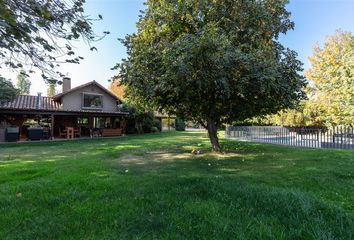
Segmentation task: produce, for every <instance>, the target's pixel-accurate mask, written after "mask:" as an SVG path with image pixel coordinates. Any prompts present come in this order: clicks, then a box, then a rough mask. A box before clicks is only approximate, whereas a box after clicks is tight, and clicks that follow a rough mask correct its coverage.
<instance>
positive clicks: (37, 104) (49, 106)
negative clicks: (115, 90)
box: [0, 95, 128, 115]
mask: <svg viewBox="0 0 354 240" xmlns="http://www.w3.org/2000/svg"><path fill="white" fill-rule="evenodd" d="M39 99H40V100H41V101H38V100H39ZM1 109H3V110H35V111H53V112H54V111H55V112H68V113H70V112H73V113H74V112H75V113H77V112H82V113H99V114H123V115H127V114H128V113H126V112H119V111H118V112H111V111H95V110H79V111H78V110H68V109H66V110H63V107H62V104H60V103H59V102H57V101H54V99H53V98H51V97H42V96H40V97H39V96H31V95H20V96H17V97H16V98H15V100H13V101H12V102H5V103H1V102H0V110H1Z"/></svg>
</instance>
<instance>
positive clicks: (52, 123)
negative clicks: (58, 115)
mask: <svg viewBox="0 0 354 240" xmlns="http://www.w3.org/2000/svg"><path fill="white" fill-rule="evenodd" d="M50 120H51V128H50V136H51V138H52V140H53V139H54V114H51V115H50Z"/></svg>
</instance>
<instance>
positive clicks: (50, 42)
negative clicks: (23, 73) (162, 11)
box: [0, 0, 108, 79]
mask: <svg viewBox="0 0 354 240" xmlns="http://www.w3.org/2000/svg"><path fill="white" fill-rule="evenodd" d="M84 2H85V0H66V1H62V0H28V1H25V0H1V1H0V42H1V44H0V49H1V51H0V59H1V60H0V65H3V64H4V65H7V66H9V67H11V68H22V67H25V66H28V67H29V68H30V69H32V67H34V68H37V69H39V70H40V71H41V72H42V76H43V77H44V78H45V79H47V78H48V77H49V76H52V75H55V74H60V73H59V72H55V70H54V69H55V67H57V66H58V65H59V64H60V63H63V62H69V63H79V61H80V59H82V57H79V56H76V54H75V52H74V51H73V49H72V46H71V41H72V40H75V39H79V38H80V37H82V38H83V39H84V40H85V41H86V42H88V43H90V42H92V41H95V40H99V39H100V38H101V37H100V36H97V35H95V34H94V32H93V31H92V27H91V23H92V21H93V20H96V19H91V18H89V17H88V16H86V15H84V8H83V4H84ZM98 18H99V19H101V18H102V16H101V15H99V16H98ZM105 34H108V32H104V35H105ZM104 35H103V36H104ZM91 50H96V48H95V47H91ZM60 56H67V57H66V58H64V59H63V58H61V57H60ZM30 72H32V70H30Z"/></svg>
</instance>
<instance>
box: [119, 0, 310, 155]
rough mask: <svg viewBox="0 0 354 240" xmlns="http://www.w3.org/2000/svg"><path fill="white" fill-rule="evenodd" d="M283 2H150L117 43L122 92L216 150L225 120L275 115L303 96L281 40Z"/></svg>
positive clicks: (285, 24) (297, 65) (285, 19)
mask: <svg viewBox="0 0 354 240" xmlns="http://www.w3.org/2000/svg"><path fill="white" fill-rule="evenodd" d="M286 3H287V1H285V0H263V1H242V0H232V1H231V0H217V1H216V0H207V1H197V0H186V1H179V0H148V1H147V9H146V11H145V12H144V14H143V15H142V16H141V18H140V20H139V22H138V25H137V26H138V31H137V33H135V34H132V35H128V36H127V37H126V38H125V39H123V40H122V42H123V43H124V44H125V46H126V47H127V52H128V58H127V59H126V60H123V61H122V63H121V64H120V65H119V66H120V77H121V79H122V83H123V84H125V85H126V86H127V87H128V89H127V94H128V95H129V96H130V97H131V98H133V99H134V100H135V101H136V102H139V103H140V104H147V105H151V106H154V107H156V108H157V109H158V110H159V111H165V112H167V113H168V114H173V115H177V116H180V117H182V118H183V119H185V120H192V121H196V122H198V123H200V124H201V125H203V126H204V127H205V128H206V129H207V130H208V133H209V137H210V140H211V144H212V148H213V150H214V151H217V152H219V151H221V148H220V144H219V141H218V136H217V127H218V126H219V125H220V124H222V123H231V122H232V121H235V120H243V119H246V118H250V117H254V116H261V115H264V114H269V113H275V112H277V111H279V110H280V109H283V108H288V107H293V106H295V105H296V103H297V101H298V100H299V99H301V98H302V97H303V95H304V94H303V91H302V90H301V89H302V87H303V86H304V85H305V81H304V78H303V77H302V76H301V75H300V74H299V72H300V71H301V70H302V68H301V65H302V64H301V62H299V61H298V60H297V59H296V53H295V52H294V51H292V50H289V49H286V48H284V47H283V46H282V45H281V44H280V43H279V41H278V37H279V35H280V34H281V33H286V32H287V31H288V30H289V29H292V28H293V26H294V24H293V23H292V22H291V21H290V19H289V16H290V13H289V12H288V11H287V10H286V9H285V5H286Z"/></svg>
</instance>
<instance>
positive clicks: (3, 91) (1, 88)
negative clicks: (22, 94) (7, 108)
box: [0, 76, 19, 103]
mask: <svg viewBox="0 0 354 240" xmlns="http://www.w3.org/2000/svg"><path fill="white" fill-rule="evenodd" d="M18 94H19V91H18V89H16V88H15V87H14V85H13V84H12V82H11V80H8V79H6V78H4V77H1V76H0V103H2V102H8V101H12V100H13V99H14V98H15V97H16V96H17V95H18Z"/></svg>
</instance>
